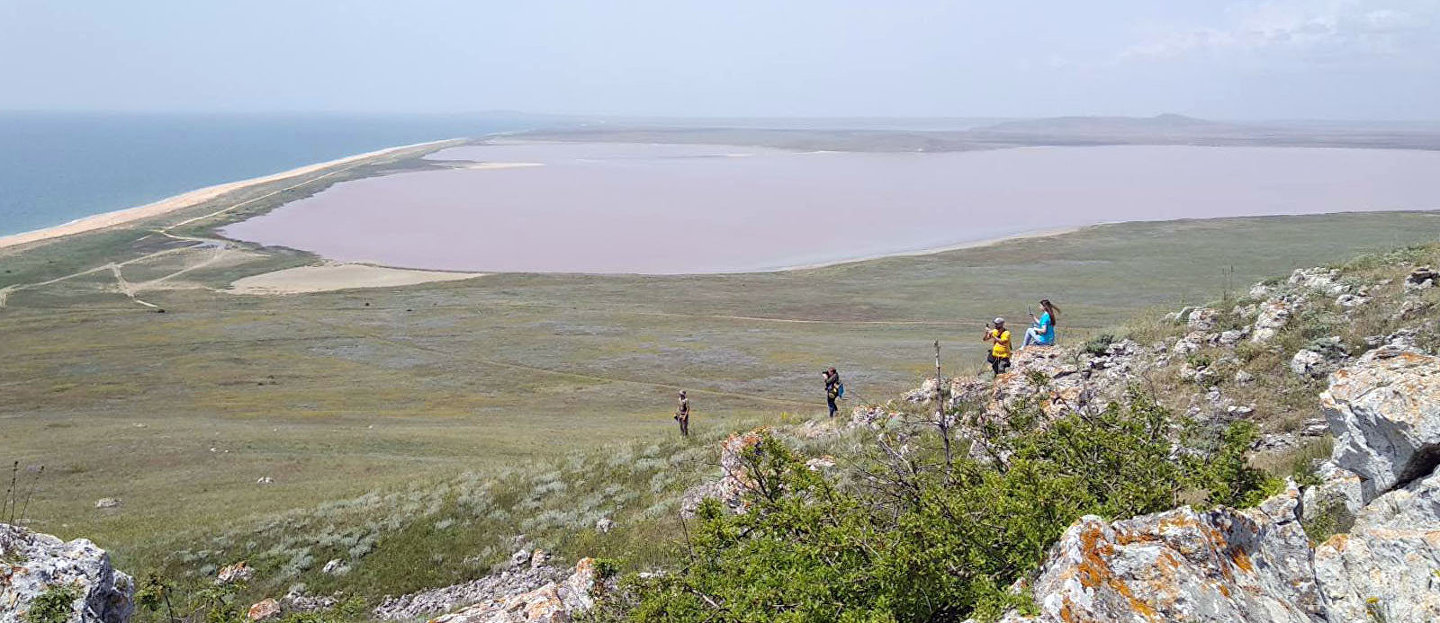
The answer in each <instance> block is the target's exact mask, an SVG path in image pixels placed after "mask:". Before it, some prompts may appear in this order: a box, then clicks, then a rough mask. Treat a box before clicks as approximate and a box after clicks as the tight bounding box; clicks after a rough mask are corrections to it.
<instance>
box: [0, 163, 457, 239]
mask: <svg viewBox="0 0 1440 623" xmlns="http://www.w3.org/2000/svg"><path fill="white" fill-rule="evenodd" d="M463 140H466V139H463V138H447V139H441V140H437V141H426V142H423V143H412V144H409V145H398V146H395V147H386V148H384V149H377V150H375V151H368V152H365V153H360V154H354V155H350V156H344V157H341V158H336V159H334V160H327V161H325V162H317V163H315V164H307V165H304V166H300V167H296V168H293V169H289V170H286V171H281V172H279V173H272V174H270V175H262V176H260V177H253V178H249V179H244V180H237V181H234V182H224V183H221V184H215V185H213V186H205V187H203V188H197V189H195V190H189V191H186V192H183V193H180V194H178V195H172V196H170V197H166V198H164V199H161V200H159V201H154V202H151V203H147V204H143V205H139V206H133V207H129V208H121V209H119V210H113V211H110V212H101V213H99V214H94V215H91V216H86V217H82V218H78V219H75V220H73V221H69V222H66V223H61V224H59V225H53V226H51V227H42V228H40V229H34V230H30V231H25V232H20V233H18V234H9V235H6V236H0V249H8V248H11V247H18V246H22V245H27V244H31V243H36V242H44V241H47V240H53V239H56V238H63V237H66V236H73V235H76V234H83V233H87V232H93V231H99V230H102V229H109V228H111V227H116V226H119V225H125V224H127V223H133V222H135V221H140V220H144V219H148V218H153V217H157V216H163V215H166V214H169V213H171V212H175V211H178V210H184V209H186V208H191V207H194V206H197V205H200V204H202V203H205V202H206V201H210V200H212V199H215V198H216V197H219V196H221V195H224V194H226V193H229V192H232V191H236V190H242V189H245V188H250V187H253V186H259V185H261V184H269V183H271V182H278V181H282V180H286V179H290V178H293V177H299V176H302V175H308V174H310V173H315V172H318V171H322V170H324V169H328V168H330V167H335V166H339V165H345V164H351V163H356V162H360V161H363V160H367V159H371V158H376V157H380V156H386V155H390V154H393V153H395V152H399V151H403V150H407V149H416V148H421V147H429V146H432V145H440V144H444V143H449V142H454V141H463Z"/></svg>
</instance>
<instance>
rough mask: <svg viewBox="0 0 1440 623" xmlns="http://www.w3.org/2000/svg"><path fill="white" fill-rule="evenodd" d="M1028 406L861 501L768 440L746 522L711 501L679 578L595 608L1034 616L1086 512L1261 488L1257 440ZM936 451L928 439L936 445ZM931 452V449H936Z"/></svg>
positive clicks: (900, 463)
mask: <svg viewBox="0 0 1440 623" xmlns="http://www.w3.org/2000/svg"><path fill="white" fill-rule="evenodd" d="M1042 417H1043V416H1042V415H1041V414H1039V413H1038V412H1037V411H1036V410H1034V409H1033V408H1027V409H1025V410H1024V411H1023V412H1018V413H1012V414H1011V417H1009V418H1005V420H1004V421H1002V422H996V423H991V424H990V425H989V427H988V430H987V431H986V433H985V434H984V438H985V442H986V443H987V444H988V446H989V447H990V451H991V454H993V455H994V456H997V457H1004V460H996V461H994V462H981V461H978V460H974V459H969V458H953V459H945V460H941V458H940V455H937V454H935V452H934V451H933V448H929V447H928V446H926V445H925V444H922V443H919V442H918V441H917V442H916V443H915V444H912V446H911V449H910V450H909V451H908V452H907V453H898V452H897V453H889V454H877V455H876V456H873V457H869V458H867V459H864V460H863V463H862V465H861V470H862V476H861V477H860V478H859V479H858V480H859V481H861V482H863V483H864V486H861V487H846V486H844V485H842V484H840V483H839V482H838V481H836V480H834V479H832V478H831V477H828V476H826V475H824V474H822V473H819V472H816V471H812V470H810V469H807V468H805V466H804V462H803V457H801V456H799V455H798V454H797V453H795V452H794V451H793V450H792V449H791V448H790V447H789V446H787V445H785V444H784V443H782V442H780V441H779V440H777V439H775V438H773V437H768V436H767V437H764V438H763V439H762V440H761V442H760V443H759V444H757V445H756V446H754V447H752V448H750V449H748V450H746V451H745V452H744V453H743V454H742V462H743V463H744V465H745V469H746V473H747V475H748V476H749V478H750V481H751V482H750V486H749V487H748V491H747V494H746V495H747V498H748V499H747V501H748V503H749V507H750V510H749V511H748V512H746V513H744V514H741V515H734V514H731V513H729V512H727V511H725V510H723V509H722V508H721V507H720V505H719V504H718V503H716V502H713V501H708V502H706V503H704V504H702V505H701V507H700V509H699V510H698V512H697V522H696V525H695V526H694V528H693V529H691V530H690V531H689V538H688V539H687V542H686V543H685V547H686V549H685V550H684V551H682V552H680V554H679V556H678V558H679V559H680V560H684V561H685V563H684V566H683V567H681V568H680V569H678V570H676V571H675V572H674V573H668V574H662V575H658V576H644V577H642V576H638V575H631V576H628V577H626V578H624V579H623V580H622V582H621V587H620V590H618V591H617V592H616V593H614V594H612V595H611V596H610V597H609V598H608V599H607V601H606V603H605V604H603V605H602V607H601V608H600V609H599V610H597V613H596V618H598V619H600V620H605V619H607V618H608V619H611V620H617V619H618V620H630V621H637V622H659V621H693V620H710V621H717V622H737V623H739V622H751V621H754V622H759V621H795V622H799V621H804V622H812V621H813V622H831V621H833V622H837V623H838V622H852V621H854V622H858V621H935V620H953V621H958V620H962V619H964V618H966V617H968V616H975V617H979V618H982V619H993V618H995V617H997V616H999V615H1000V614H1002V613H1003V612H1004V611H1006V610H1009V609H1016V608H1018V609H1020V610H1022V611H1026V610H1033V608H1034V604H1033V603H1032V602H1031V600H1030V599H1029V598H1028V597H1026V596H1024V595H1023V594H1022V595H1016V594H1014V593H1013V592H1012V591H1010V590H1008V588H1009V587H1010V586H1011V585H1013V584H1014V583H1015V582H1016V581H1017V580H1019V579H1021V578H1024V577H1026V576H1027V575H1028V574H1030V573H1032V572H1033V571H1034V570H1035V569H1037V568H1038V566H1039V565H1040V563H1041V562H1042V561H1043V559H1044V555H1045V552H1046V550H1047V549H1048V548H1049V547H1050V545H1051V544H1053V543H1054V541H1055V540H1056V539H1057V538H1058V537H1059V536H1060V534H1061V533H1062V532H1063V531H1064V530H1065V528H1066V527H1067V526H1069V525H1070V524H1071V523H1072V522H1073V521H1074V520H1075V519H1076V518H1078V517H1079V516H1081V515H1085V514H1099V515H1104V516H1109V517H1123V516H1131V515H1136V514H1143V513H1150V512H1156V511H1159V510H1163V509H1167V508H1170V507H1172V506H1174V505H1175V503H1176V500H1177V499H1179V498H1180V496H1181V494H1182V492H1188V491H1203V492H1205V493H1206V495H1207V496H1208V498H1209V500H1210V501H1211V502H1213V503H1228V504H1237V503H1240V504H1243V503H1251V502H1254V501H1256V500H1257V499H1258V496H1260V495H1261V494H1263V492H1264V490H1265V489H1266V488H1267V487H1268V486H1269V485H1270V484H1271V483H1270V482H1269V480H1267V479H1266V478H1265V477H1264V475H1263V474H1262V473H1260V472H1259V471H1258V470H1255V469H1253V468H1250V467H1249V466H1248V465H1246V464H1245V462H1244V455H1245V450H1246V448H1248V446H1249V443H1250V441H1252V440H1253V436H1254V434H1255V431H1254V429H1253V427H1250V428H1247V427H1244V426H1237V427H1232V428H1231V429H1228V430H1226V431H1223V433H1220V434H1218V435H1215V436H1214V443H1213V444H1212V445H1213V448H1212V449H1210V450H1205V449H1197V450H1195V451H1193V452H1189V453H1176V452H1172V444H1173V443H1174V442H1175V441H1177V439H1176V437H1177V435H1176V433H1175V431H1177V430H1178V428H1179V427H1178V426H1177V424H1178V423H1177V422H1176V421H1175V419H1174V418H1172V417H1171V415H1170V413H1169V412H1168V411H1167V410H1165V409H1164V408H1162V407H1161V406H1159V405H1158V404H1157V403H1156V402H1155V401H1153V400H1151V399H1150V398H1148V397H1145V396H1141V395H1138V394H1136V395H1132V396H1131V397H1130V399H1129V401H1128V404H1127V405H1124V406H1122V405H1118V404H1113V405H1111V406H1110V407H1109V408H1107V409H1105V410H1104V411H1102V412H1099V413H1089V414H1083V415H1081V414H1076V415H1071V416H1067V417H1062V418H1060V419H1058V420H1055V421H1053V422H1050V423H1049V425H1048V426H1046V425H1036V424H1037V423H1038V422H1042V421H1043V420H1042ZM931 436H932V437H933V436H934V435H931ZM931 445H933V444H931Z"/></svg>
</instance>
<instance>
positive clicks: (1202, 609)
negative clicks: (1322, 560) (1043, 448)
mask: <svg viewBox="0 0 1440 623" xmlns="http://www.w3.org/2000/svg"><path fill="white" fill-rule="evenodd" d="M1298 506H1299V491H1298V490H1297V489H1296V488H1295V487H1294V484H1293V483H1291V486H1290V487H1289V488H1288V490H1287V491H1286V492H1285V493H1284V494H1282V495H1280V496H1276V498H1272V499H1271V500H1267V501H1266V502H1265V503H1264V504H1262V505H1261V507H1260V508H1258V509H1254V510H1247V511H1237V510H1233V509H1228V508H1223V507H1222V508H1218V509H1215V510H1212V511H1205V512H1199V511H1196V510H1194V509H1192V508H1190V507H1188V506H1186V507H1181V508H1179V509H1176V510H1172V511H1167V512H1164V513H1157V514H1154V515H1145V516H1143V517H1136V518H1134V519H1127V520H1123V521H1116V522H1113V523H1111V522H1106V521H1105V520H1103V519H1101V518H1099V517H1095V516H1093V515H1092V516H1086V517H1083V518H1081V519H1080V521H1079V522H1077V523H1076V524H1075V525H1073V526H1071V527H1070V528H1069V529H1068V530H1066V531H1065V534H1064V535H1062V536H1061V537H1060V540H1059V542H1057V543H1056V544H1055V546H1054V547H1053V548H1052V549H1051V551H1050V554H1049V557H1048V559H1047V561H1046V563H1045V565H1044V568H1043V570H1042V572H1041V574H1040V577H1039V579H1038V580H1037V581H1036V582H1035V586H1034V589H1033V590H1034V594H1035V599H1036V601H1037V602H1038V603H1039V605H1040V609H1041V612H1042V614H1041V620H1043V621H1116V622H1120V621H1127V622H1128V621H1210V622H1226V623H1229V622H1236V623H1239V622H1254V623H1262V622H1264V623H1271V622H1287V623H1324V622H1325V621H1327V618H1326V614H1325V608H1324V599H1323V597H1322V596H1321V593H1320V591H1319V589H1318V588H1317V586H1316V583H1315V579H1314V569H1313V567H1312V566H1311V563H1310V547H1309V541H1308V539H1307V538H1306V537H1305V532H1304V530H1303V529H1302V528H1301V527H1300V522H1299V521H1298V515H1297V509H1298Z"/></svg>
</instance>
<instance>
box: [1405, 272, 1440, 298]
mask: <svg viewBox="0 0 1440 623" xmlns="http://www.w3.org/2000/svg"><path fill="white" fill-rule="evenodd" d="M1437 277H1440V273H1436V272H1435V271H1433V270H1431V269H1430V267H1428V266H1422V267H1419V268H1416V269H1415V270H1412V271H1410V275H1409V276H1408V277H1406V278H1405V291H1406V292H1414V291H1416V290H1424V289H1426V288H1432V287H1434V286H1435V280H1436V278H1437Z"/></svg>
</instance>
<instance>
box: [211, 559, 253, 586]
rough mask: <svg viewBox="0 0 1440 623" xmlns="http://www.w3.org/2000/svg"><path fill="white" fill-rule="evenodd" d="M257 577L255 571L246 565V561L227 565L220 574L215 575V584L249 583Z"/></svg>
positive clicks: (221, 569)
mask: <svg viewBox="0 0 1440 623" xmlns="http://www.w3.org/2000/svg"><path fill="white" fill-rule="evenodd" d="M254 577H255V569H253V568H251V567H250V565H248V564H246V563H245V561H243V560H242V561H240V562H237V563H235V564H233V565H225V566H224V567H221V568H220V572H219V573H217V574H215V584H217V585H220V584H232V583H235V582H249V581H250V580H251V579H252V578H254Z"/></svg>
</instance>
